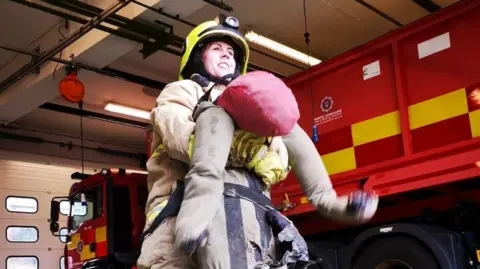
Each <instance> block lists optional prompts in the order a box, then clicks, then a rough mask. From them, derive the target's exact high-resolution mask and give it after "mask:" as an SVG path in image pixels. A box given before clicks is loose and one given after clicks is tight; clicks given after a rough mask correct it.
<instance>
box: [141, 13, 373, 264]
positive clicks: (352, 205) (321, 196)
mask: <svg viewBox="0 0 480 269" xmlns="http://www.w3.org/2000/svg"><path fill="white" fill-rule="evenodd" d="M238 26H239V25H238V21H237V20H236V19H235V18H232V17H228V18H227V17H224V16H219V18H217V20H213V21H208V22H205V23H203V24H200V25H199V26H197V27H196V28H195V29H193V30H192V32H191V33H190V34H189V35H188V36H187V38H186V40H185V47H184V50H183V54H182V60H181V65H180V75H179V81H176V82H173V83H170V84H168V85H167V86H166V87H165V89H164V90H163V91H162V92H161V94H160V95H159V97H158V98H157V100H156V107H155V108H154V109H153V110H152V113H151V120H152V123H153V127H154V136H153V141H152V145H151V147H152V151H153V153H152V156H151V157H150V159H149V160H148V162H147V169H148V172H149V174H148V188H149V196H148V200H147V206H146V215H147V221H146V225H145V231H144V234H143V235H144V237H143V242H142V249H141V255H140V257H139V259H138V261H137V266H138V268H139V269H143V268H151V269H158V268H202V269H203V268H227V269H233V268H253V267H254V266H256V265H258V266H265V265H268V266H270V268H274V267H275V266H282V265H284V264H285V263H287V262H292V263H295V262H296V261H308V254H307V253H306V245H305V242H304V241H303V239H302V238H301V236H300V235H299V234H298V232H297V231H296V229H295V228H294V227H293V226H292V224H291V222H290V221H288V220H287V219H286V218H285V217H283V216H282V215H281V214H279V213H278V212H277V211H276V210H274V209H273V208H272V207H271V202H270V200H269V184H270V185H271V184H273V183H277V182H278V181H280V180H282V179H284V178H285V177H286V174H287V173H288V172H289V167H291V168H292V171H293V172H294V173H295V175H296V177H297V179H298V180H299V183H300V185H301V187H302V188H303V190H304V191H305V193H306V195H307V196H308V198H309V201H310V202H311V203H312V204H313V205H314V206H315V207H316V209H317V210H318V211H319V212H320V213H321V214H323V215H324V216H326V217H328V218H331V219H336V220H338V221H342V222H353V223H361V222H365V221H367V220H369V219H370V218H371V217H372V216H373V214H374V212H375V210H376V206H377V203H378V198H377V197H376V196H375V195H370V194H367V193H363V192H355V193H352V194H350V195H347V196H344V197H338V196H337V195H336V193H335V191H334V189H333V188H332V184H331V182H330V178H329V176H328V174H327V171H326V169H325V167H324V165H323V163H322V161H321V158H320V156H319V155H318V152H317V150H316V149H315V147H314V145H313V143H312V142H311V140H310V138H309V137H308V135H307V134H306V133H305V132H304V131H303V130H302V129H301V128H300V127H299V126H298V125H296V126H295V127H294V129H293V130H292V132H291V133H290V134H288V135H286V136H284V137H281V138H278V137H277V138H275V139H274V140H272V141H271V143H270V145H269V146H268V150H269V152H273V153H275V154H262V156H260V154H259V152H262V150H264V148H265V147H266V145H265V143H264V142H265V140H264V139H261V138H259V137H256V136H252V135H248V134H247V133H245V132H242V131H241V130H235V124H234V122H233V120H232V119H231V118H230V117H229V115H228V114H227V113H225V111H223V110H222V109H221V108H220V107H218V106H216V105H215V104H214V100H216V98H217V97H218V96H219V95H220V94H221V93H222V91H223V90H224V89H225V87H226V85H228V82H229V81H231V79H233V78H235V77H237V76H239V75H243V74H245V73H246V70H247V64H248V58H249V48H248V45H247V43H246V41H245V39H244V37H243V36H242V34H241V33H240V32H239V31H238V28H239V27H238ZM207 93H208V94H207ZM232 159H235V160H236V162H239V160H240V161H241V160H244V162H245V165H244V167H238V166H236V167H228V168H227V169H225V167H227V166H228V160H232ZM247 163H248V164H247ZM248 166H249V167H250V168H251V169H245V167H248ZM279 167H280V169H279ZM269 169H274V170H276V171H281V172H279V173H278V172H277V173H273V176H271V175H272V173H269V171H268V170H269ZM267 174H269V175H270V176H266V177H263V178H267V179H269V181H267V182H265V180H263V181H262V180H261V178H262V175H267ZM184 179H185V180H184ZM206 194H208V195H206ZM277 240H279V241H285V240H286V241H289V242H290V246H292V245H293V248H292V247H290V251H286V252H285V251H284V252H281V253H280V256H279V255H278V254H279V253H275V241H277ZM259 268H265V267H259ZM267 268H268V267H267Z"/></svg>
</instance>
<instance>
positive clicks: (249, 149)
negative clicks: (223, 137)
mask: <svg viewBox="0 0 480 269" xmlns="http://www.w3.org/2000/svg"><path fill="white" fill-rule="evenodd" d="M266 142H267V138H265V137H260V136H257V135H255V134H254V133H250V132H247V131H244V130H236V131H235V133H234V135H233V141H232V145H231V147H230V155H229V156H228V164H229V165H231V166H233V167H245V168H247V169H253V168H254V167H255V165H256V164H257V163H258V161H260V160H261V159H262V158H263V157H265V155H266V154H267V151H268V146H267V144H266Z"/></svg>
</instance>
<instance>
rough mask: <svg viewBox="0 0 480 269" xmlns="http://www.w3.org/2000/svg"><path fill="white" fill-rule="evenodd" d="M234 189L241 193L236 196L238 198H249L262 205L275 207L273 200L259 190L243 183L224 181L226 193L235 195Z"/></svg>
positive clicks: (230, 195)
mask: <svg viewBox="0 0 480 269" xmlns="http://www.w3.org/2000/svg"><path fill="white" fill-rule="evenodd" d="M232 190H233V191H234V192H235V193H236V194H238V195H239V196H236V197H238V198H247V199H249V200H252V201H254V202H256V203H258V204H260V205H262V206H269V207H273V205H272V201H271V200H270V199H269V198H268V197H267V196H265V195H264V194H263V193H262V192H260V191H258V190H255V189H251V188H248V187H245V186H242V185H237V184H232V183H224V192H223V193H224V195H226V196H229V197H234V195H232V194H233V193H232Z"/></svg>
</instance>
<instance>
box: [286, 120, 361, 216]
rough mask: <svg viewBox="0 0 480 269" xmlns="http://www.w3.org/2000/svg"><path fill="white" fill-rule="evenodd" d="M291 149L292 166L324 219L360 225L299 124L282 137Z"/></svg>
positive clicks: (289, 151)
mask: <svg viewBox="0 0 480 269" xmlns="http://www.w3.org/2000/svg"><path fill="white" fill-rule="evenodd" d="M282 139H283V141H284V143H285V146H286V147H287V150H288V155H289V163H290V165H291V166H292V171H293V173H294V175H295V177H296V178H297V179H298V181H299V183H300V186H301V187H302V189H303V191H304V193H305V194H306V195H307V197H308V199H309V201H310V203H311V204H312V205H313V206H314V207H315V208H316V210H317V211H318V212H319V213H320V214H322V215H323V216H325V217H327V218H330V219H334V220H337V221H340V222H345V223H351V222H356V221H355V217H354V216H349V214H347V212H346V208H347V203H348V197H347V196H341V197H339V196H337V193H336V192H335V189H334V188H333V185H332V183H331V181H330V177H329V175H328V173H327V170H326V168H325V165H324V164H323V161H322V159H321V157H320V154H319V153H318V151H317V149H316V148H315V146H314V144H313V143H312V141H311V140H310V138H309V137H308V135H307V134H306V133H305V131H304V130H303V129H302V128H301V127H300V126H299V125H298V124H296V125H295V127H294V128H293V130H292V132H291V133H290V134H288V135H286V136H284V137H282Z"/></svg>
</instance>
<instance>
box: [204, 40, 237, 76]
mask: <svg viewBox="0 0 480 269" xmlns="http://www.w3.org/2000/svg"><path fill="white" fill-rule="evenodd" d="M202 61H203V63H204V65H205V70H206V71H207V72H208V73H209V74H210V75H212V76H214V77H217V78H221V77H223V76H225V75H228V74H233V73H234V71H235V65H236V63H235V58H234V50H233V48H232V46H230V45H228V44H227V43H225V42H221V41H216V42H212V43H209V44H208V45H207V46H206V47H205V49H204V51H203V53H202Z"/></svg>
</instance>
